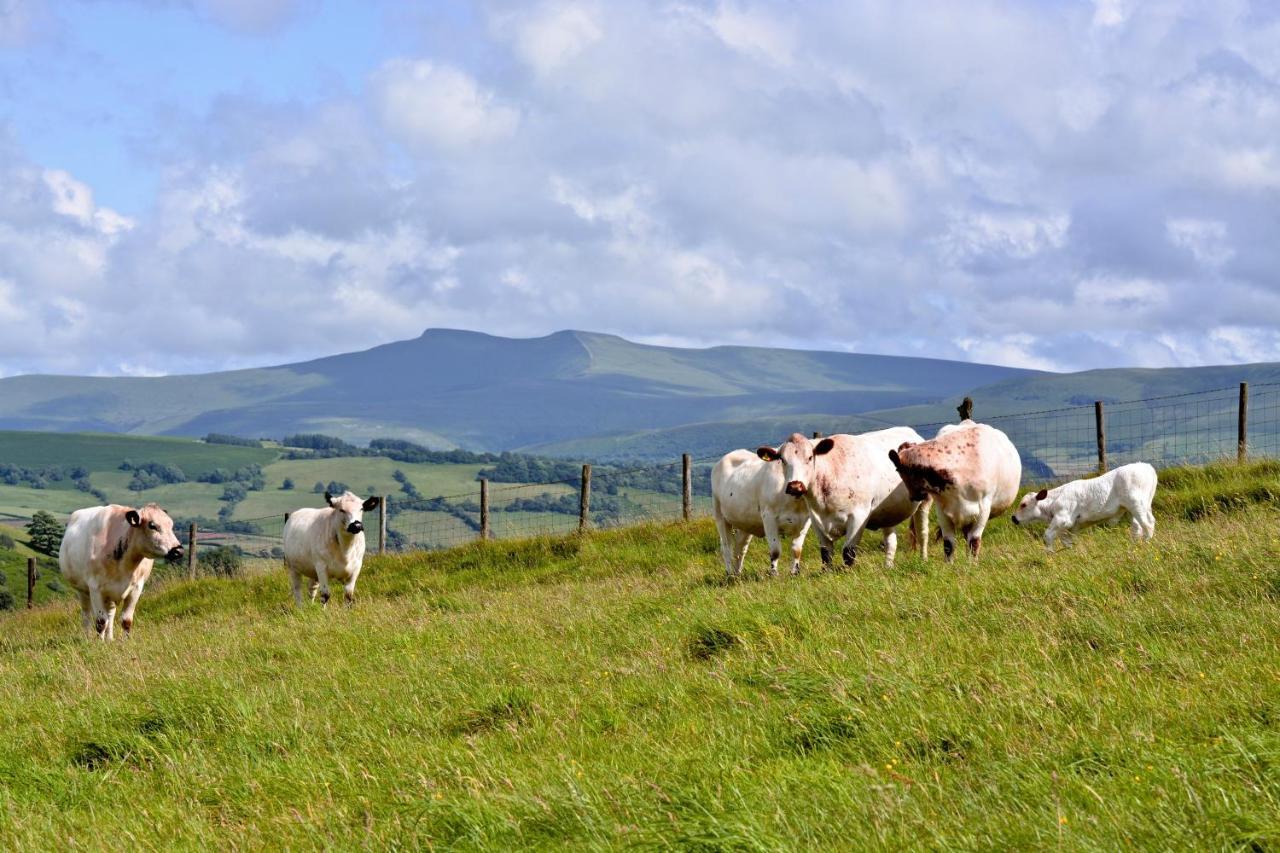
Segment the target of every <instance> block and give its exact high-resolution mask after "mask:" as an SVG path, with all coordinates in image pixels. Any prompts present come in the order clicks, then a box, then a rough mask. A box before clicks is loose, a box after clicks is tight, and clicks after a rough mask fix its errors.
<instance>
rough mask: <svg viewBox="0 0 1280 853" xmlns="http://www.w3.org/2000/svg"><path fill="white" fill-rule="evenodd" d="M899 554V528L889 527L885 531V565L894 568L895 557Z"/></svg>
mask: <svg viewBox="0 0 1280 853" xmlns="http://www.w3.org/2000/svg"><path fill="white" fill-rule="evenodd" d="M897 554H898V528H896V527H889V528H886V529H885V531H884V565H885V567H886V568H889V569H892V568H893V558H894V557H896V556H897Z"/></svg>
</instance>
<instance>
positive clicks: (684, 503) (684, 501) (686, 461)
mask: <svg viewBox="0 0 1280 853" xmlns="http://www.w3.org/2000/svg"><path fill="white" fill-rule="evenodd" d="M692 461H693V460H691V459H690V458H689V454H688V453H683V454H681V455H680V480H681V488H680V507H681V509H682V510H683V513H684V520H685V521H688V520H689V518H690V517H691V516H692V515H693V470H692V469H693V466H692V464H691V463H692Z"/></svg>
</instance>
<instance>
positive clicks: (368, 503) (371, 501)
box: [363, 498, 382, 512]
mask: <svg viewBox="0 0 1280 853" xmlns="http://www.w3.org/2000/svg"><path fill="white" fill-rule="evenodd" d="M380 503H382V498H366V499H365V502H364V504H363V506H364V511H365V512H369V511H370V510H373V509H377V507H378V504H380Z"/></svg>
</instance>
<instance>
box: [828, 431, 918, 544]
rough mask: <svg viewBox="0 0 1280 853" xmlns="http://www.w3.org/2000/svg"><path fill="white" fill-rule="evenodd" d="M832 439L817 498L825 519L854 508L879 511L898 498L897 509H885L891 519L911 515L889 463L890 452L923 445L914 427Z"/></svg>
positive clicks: (886, 521)
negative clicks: (860, 506) (908, 445)
mask: <svg viewBox="0 0 1280 853" xmlns="http://www.w3.org/2000/svg"><path fill="white" fill-rule="evenodd" d="M831 439H832V441H833V442H834V447H832V449H831V451H830V452H828V453H826V454H825V455H824V456H822V457H821V460H822V461H821V462H820V463H819V466H820V467H819V469H818V477H817V489H816V494H815V498H816V499H817V501H818V505H819V507H820V511H821V512H822V513H823V514H824V515H826V514H830V513H835V514H841V513H842V512H844V511H847V510H848V509H849V508H850V507H851V506H852V505H853V504H862V503H866V504H869V505H870V506H873V507H879V506H881V505H883V504H884V503H885V502H886V501H889V500H890V498H897V497H900V498H901V500H900V501H899V500H894V501H893V503H894V504H895V506H894V507H887V508H886V509H888V510H889V515H891V516H894V517H897V516H900V515H901V514H902V511H903V509H904V507H906V511H907V513H908V514H909V511H910V510H909V504H910V503H911V500H910V497H909V496H908V495H907V489H906V486H905V485H904V484H903V482H902V478H901V477H899V476H898V472H897V470H896V469H895V468H894V467H893V463H892V462H891V461H890V460H889V451H890V450H893V449H896V448H897V447H898V446H899V445H901V444H903V443H906V442H919V441H923V439H922V438H921V437H920V434H919V433H918V432H916V431H915V430H913V429H912V428H911V427H890V428H888V429H880V430H874V431H872V432H864V433H859V434H857V435H849V434H846V433H841V434H839V435H833V436H831ZM898 492H901V494H900V495H897V494H896V493H898ZM896 504H903V506H896ZM900 520H901V518H899V519H898V521H900ZM872 522H873V523H875V525H876V526H877V527H878V526H881V525H882V524H889V523H890V520H889V519H885V518H876V517H873V518H872ZM891 523H893V524H896V523H898V522H897V521H892V522H891Z"/></svg>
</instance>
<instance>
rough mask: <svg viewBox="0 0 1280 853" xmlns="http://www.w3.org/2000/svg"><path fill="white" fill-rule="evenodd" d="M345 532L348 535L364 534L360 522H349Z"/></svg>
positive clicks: (362, 524)
mask: <svg viewBox="0 0 1280 853" xmlns="http://www.w3.org/2000/svg"><path fill="white" fill-rule="evenodd" d="M347 532H348V533H363V532H364V522H362V521H353V522H351V523H350V524H348V525H347Z"/></svg>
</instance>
